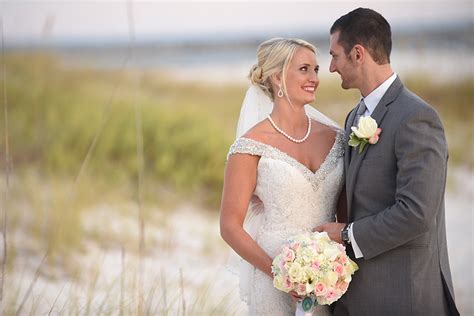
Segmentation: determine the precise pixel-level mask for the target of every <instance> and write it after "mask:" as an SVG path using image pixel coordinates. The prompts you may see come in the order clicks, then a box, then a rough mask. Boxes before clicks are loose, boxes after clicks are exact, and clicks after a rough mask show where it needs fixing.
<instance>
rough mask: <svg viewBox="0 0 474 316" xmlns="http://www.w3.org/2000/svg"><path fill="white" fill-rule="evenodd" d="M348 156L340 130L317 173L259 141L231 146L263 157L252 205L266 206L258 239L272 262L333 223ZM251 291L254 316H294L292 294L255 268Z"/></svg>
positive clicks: (234, 150) (325, 311)
mask: <svg viewBox="0 0 474 316" xmlns="http://www.w3.org/2000/svg"><path fill="white" fill-rule="evenodd" d="M343 151H344V134H343V131H341V130H338V131H337V136H336V139H335V142H334V145H333V146H332V148H331V150H330V152H329V154H328V155H327V157H326V158H325V160H324V162H323V163H322V164H321V166H320V167H319V169H318V170H316V172H314V173H313V172H312V171H311V170H309V169H308V168H307V167H306V166H305V165H303V164H302V163H300V162H298V161H297V160H296V159H294V158H293V157H291V156H289V155H288V154H286V153H284V152H282V151H280V150H279V149H277V148H275V147H272V146H270V145H267V144H263V143H260V142H258V141H255V140H251V139H248V138H243V137H242V138H239V139H237V140H236V141H235V143H234V144H233V145H232V146H231V147H230V150H229V155H232V154H237V153H242V154H251V155H257V156H260V157H261V158H260V160H259V163H258V167H257V184H256V188H255V192H254V198H253V199H252V200H253V201H254V202H253V203H255V201H258V202H257V203H262V204H263V213H262V216H263V217H262V222H261V224H260V225H259V226H258V229H257V231H256V233H255V236H254V238H255V240H256V242H257V243H258V244H259V245H260V247H262V249H263V250H264V251H265V252H266V253H267V254H268V255H269V256H270V257H272V258H274V257H275V256H276V255H277V254H278V253H279V252H280V250H281V246H282V245H283V244H284V243H285V241H286V240H287V239H288V238H290V237H292V236H294V235H297V234H300V233H303V232H308V231H311V229H312V228H314V227H315V226H317V225H319V224H323V223H326V222H332V221H334V215H335V212H336V204H337V199H338V197H339V193H340V191H341V188H342V185H343V168H344V167H343ZM246 292H247V294H248V297H247V298H246V301H247V303H248V307H249V314H250V315H258V316H264V315H272V316H277V315H295V304H294V303H293V302H292V300H291V297H290V295H289V294H287V293H284V292H282V291H280V290H277V289H276V288H274V287H273V281H272V279H271V278H269V277H268V276H267V275H266V274H264V273H263V272H261V271H260V270H258V269H255V268H253V269H252V272H251V275H250V282H249V284H248V289H246ZM313 315H317V316H320V315H331V313H330V312H329V308H328V307H327V306H318V307H317V308H316V310H315V311H314V313H313Z"/></svg>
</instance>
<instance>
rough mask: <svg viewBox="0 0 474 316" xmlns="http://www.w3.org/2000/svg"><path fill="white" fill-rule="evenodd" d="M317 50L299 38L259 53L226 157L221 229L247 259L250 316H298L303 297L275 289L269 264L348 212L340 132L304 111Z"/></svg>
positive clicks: (245, 291)
mask: <svg viewBox="0 0 474 316" xmlns="http://www.w3.org/2000/svg"><path fill="white" fill-rule="evenodd" d="M315 51H316V49H315V47H314V46H313V45H311V44H309V43H308V42H306V41H303V40H300V39H283V38H276V39H271V40H268V41H266V42H264V43H262V44H261V45H260V46H259V48H258V51H257V59H258V62H257V64H256V65H254V66H253V67H252V69H251V71H250V75H249V78H250V81H251V82H252V86H251V88H250V89H249V90H248V92H247V95H246V98H245V100H244V104H243V107H242V111H241V116H240V119H239V124H238V131H237V137H238V138H237V140H236V141H235V143H234V144H233V145H232V146H231V148H230V150H229V154H228V161H227V166H226V170H225V178H224V189H223V196H222V205H221V217H220V230H221V235H222V238H223V239H224V240H225V241H226V242H227V243H228V244H229V245H230V246H231V247H232V249H233V250H234V251H235V252H236V253H237V254H238V255H239V256H240V257H241V258H243V259H244V260H245V264H243V265H240V266H239V273H240V275H239V278H240V289H241V297H242V298H243V299H244V300H245V301H246V302H247V304H248V307H249V314H250V315H294V314H295V308H296V307H295V306H296V304H295V301H296V300H297V299H298V296H297V295H296V293H290V294H287V293H284V292H282V291H279V290H277V289H276V288H274V287H273V275H272V271H271V265H272V260H273V258H274V257H275V256H276V255H277V254H278V253H279V251H280V247H281V246H282V244H283V243H284V242H285V241H286V240H287V239H288V238H289V237H292V236H294V235H296V234H300V233H303V232H308V231H311V229H312V228H313V227H316V226H318V225H319V224H322V223H325V222H327V221H334V219H335V214H336V210H337V209H340V210H341V214H343V213H344V211H343V210H342V207H343V206H344V205H345V201H344V200H343V197H344V195H345V194H340V193H341V191H342V187H343V160H342V156H343V142H344V135H343V132H342V131H341V130H340V129H339V128H338V127H337V125H336V124H335V123H333V122H332V121H331V120H330V119H328V118H327V117H325V116H324V115H322V114H321V113H319V112H318V111H316V110H315V109H314V108H312V107H310V106H309V105H306V104H307V103H310V102H313V101H314V100H315V91H316V89H317V87H318V84H319V79H318V70H319V66H318V64H317V61H316V55H315ZM249 128H250V129H249ZM339 196H341V199H339ZM249 206H250V208H249ZM339 206H341V207H339ZM247 213H248V214H247ZM338 213H339V212H338ZM244 222H245V225H244ZM244 227H245V228H244ZM315 314H316V315H330V312H329V308H328V307H327V306H318V308H317V309H316V311H315Z"/></svg>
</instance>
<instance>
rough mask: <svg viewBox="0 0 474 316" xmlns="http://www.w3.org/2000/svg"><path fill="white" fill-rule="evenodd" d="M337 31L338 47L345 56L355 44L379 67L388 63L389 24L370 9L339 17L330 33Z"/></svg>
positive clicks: (354, 11) (390, 34)
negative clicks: (365, 50) (365, 51)
mask: <svg viewBox="0 0 474 316" xmlns="http://www.w3.org/2000/svg"><path fill="white" fill-rule="evenodd" d="M337 31H339V32H340V33H339V41H338V43H339V45H341V46H342V47H343V48H344V51H345V53H346V54H349V53H350V51H351V49H352V48H353V47H354V45H356V44H360V45H362V46H364V47H365V48H366V49H367V50H368V51H369V54H370V56H372V59H373V60H374V61H375V62H376V63H377V64H379V65H382V64H386V63H390V52H391V51H392V31H391V30H390V24H388V22H387V20H385V18H384V17H383V16H382V15H381V14H380V13H378V12H376V11H374V10H372V9H366V8H358V9H355V10H353V11H351V12H349V13H347V14H346V15H343V16H341V17H340V18H339V19H337V20H336V22H334V24H333V25H332V27H331V31H330V33H331V34H333V33H335V32H337Z"/></svg>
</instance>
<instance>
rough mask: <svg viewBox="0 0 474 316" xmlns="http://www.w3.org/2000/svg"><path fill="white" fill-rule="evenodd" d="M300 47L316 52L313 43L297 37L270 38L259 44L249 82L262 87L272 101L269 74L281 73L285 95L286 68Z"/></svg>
mask: <svg viewBox="0 0 474 316" xmlns="http://www.w3.org/2000/svg"><path fill="white" fill-rule="evenodd" d="M300 47H305V48H307V49H309V50H310V51H312V52H313V53H316V48H315V47H314V46H313V45H311V44H310V43H308V42H306V41H305V40H302V39H298V38H272V39H269V40H268V41H265V42H263V43H262V44H260V46H258V49H257V63H256V64H255V65H253V66H252V68H251V69H250V73H249V79H250V82H251V83H252V84H253V85H256V86H258V87H259V88H260V89H262V91H263V92H265V94H266V95H268V96H269V97H270V99H271V100H272V101H273V100H274V97H275V91H273V87H272V83H271V81H270V76H271V75H273V74H274V73H282V82H283V86H282V90H283V93H284V94H285V95H287V94H286V81H285V77H286V70H287V69H288V65H289V64H290V62H291V59H292V58H293V56H294V54H295V52H296V49H297V48H300Z"/></svg>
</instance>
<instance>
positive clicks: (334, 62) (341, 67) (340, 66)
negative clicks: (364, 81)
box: [329, 31, 357, 89]
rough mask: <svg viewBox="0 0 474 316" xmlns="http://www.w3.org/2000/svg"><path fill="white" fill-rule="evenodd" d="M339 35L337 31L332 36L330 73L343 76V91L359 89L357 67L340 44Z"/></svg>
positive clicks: (330, 43) (330, 42) (330, 41)
mask: <svg viewBox="0 0 474 316" xmlns="http://www.w3.org/2000/svg"><path fill="white" fill-rule="evenodd" d="M339 33H340V32H339V31H337V32H334V33H333V34H331V37H330V40H329V54H331V56H332V58H331V64H330V65H329V71H330V72H337V73H338V74H339V75H340V76H341V80H342V83H341V86H342V88H343V89H350V88H357V65H356V63H354V62H353V60H352V58H351V55H347V54H346V52H345V51H344V47H342V46H341V45H340V44H339Z"/></svg>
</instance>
